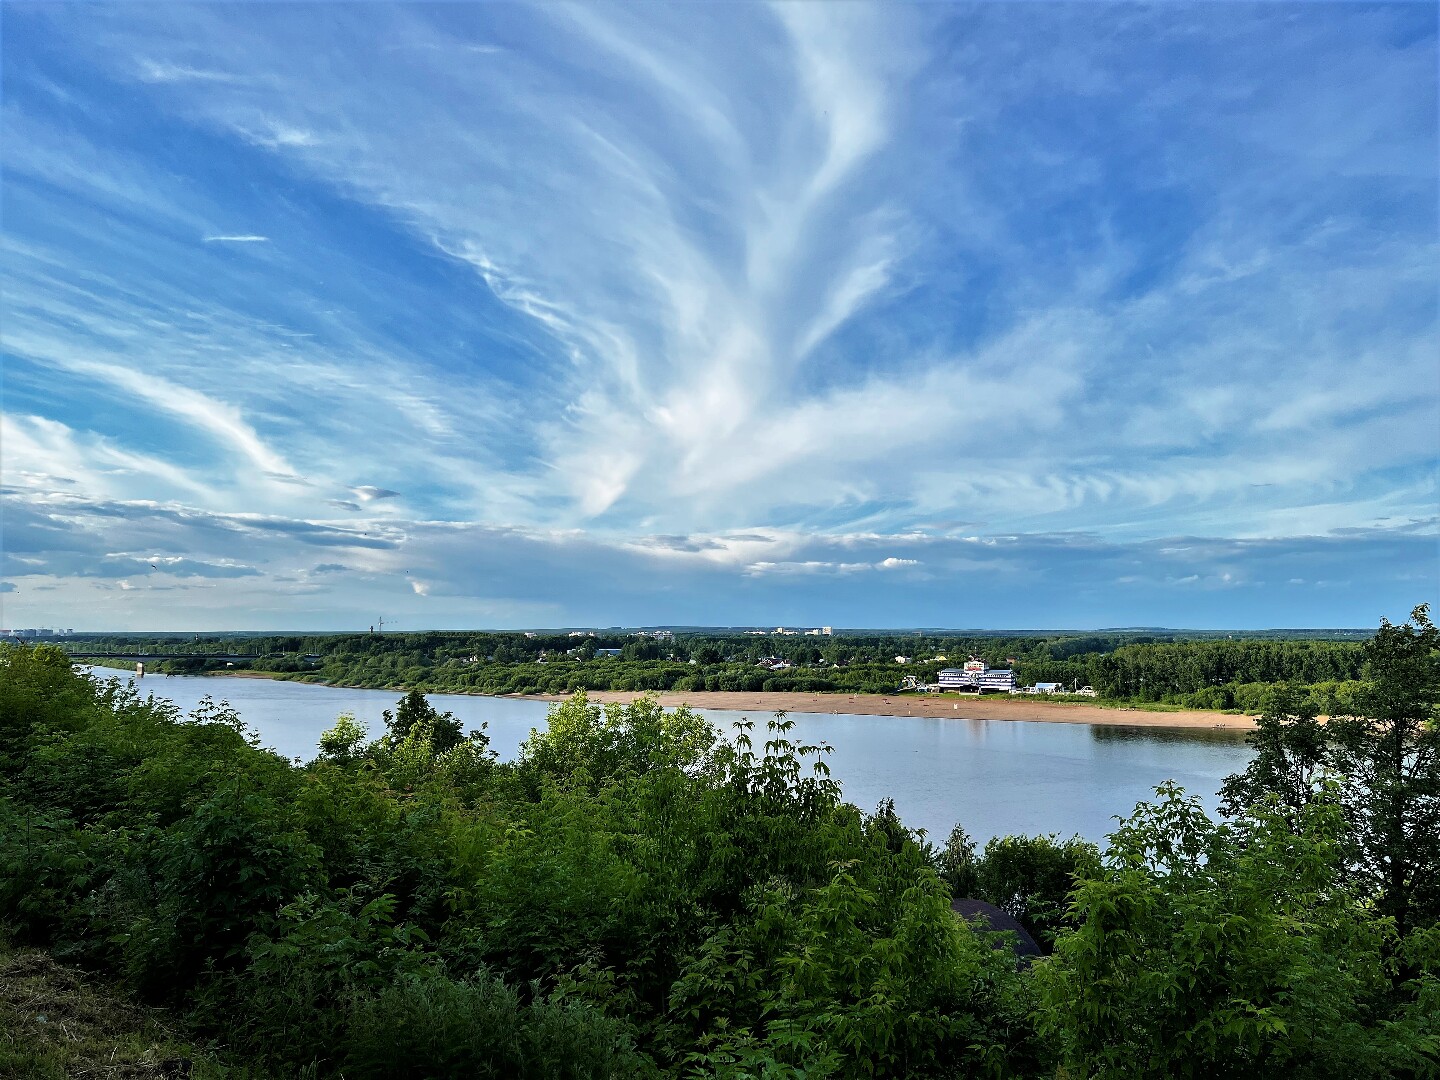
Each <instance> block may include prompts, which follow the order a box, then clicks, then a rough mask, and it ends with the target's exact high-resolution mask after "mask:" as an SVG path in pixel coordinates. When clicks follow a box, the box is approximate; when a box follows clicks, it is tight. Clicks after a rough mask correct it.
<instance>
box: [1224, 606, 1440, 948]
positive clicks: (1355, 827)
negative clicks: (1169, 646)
mask: <svg viewBox="0 0 1440 1080" xmlns="http://www.w3.org/2000/svg"><path fill="white" fill-rule="evenodd" d="M1364 656H1365V669H1364V674H1365V680H1364V683H1363V686H1362V689H1361V690H1360V691H1359V693H1358V694H1357V696H1356V704H1355V708H1354V713H1353V715H1348V716H1332V717H1330V718H1329V719H1328V720H1327V721H1326V722H1324V723H1323V724H1322V723H1320V722H1319V721H1317V719H1316V717H1315V715H1314V709H1313V706H1312V705H1310V704H1309V703H1307V702H1306V701H1305V700H1304V699H1303V697H1302V695H1300V694H1299V693H1298V692H1296V691H1294V690H1291V689H1285V690H1282V691H1280V692H1279V693H1277V694H1276V696H1275V697H1274V699H1272V704H1271V707H1270V708H1269V709H1268V710H1267V711H1266V714H1265V715H1264V716H1262V717H1261V718H1260V723H1259V727H1258V728H1257V730H1256V732H1255V733H1254V734H1253V735H1252V736H1251V740H1250V741H1251V745H1253V746H1254V747H1255V749H1256V751H1257V753H1256V756H1255V759H1254V760H1253V761H1252V762H1251V764H1250V766H1249V767H1248V768H1247V769H1246V770H1245V772H1243V773H1240V774H1238V775H1236V776H1232V777H1230V778H1229V779H1228V780H1227V781H1226V782H1225V786H1224V789H1223V796H1224V803H1223V806H1224V809H1225V811H1226V813H1229V814H1231V815H1240V814H1244V813H1247V812H1249V811H1250V810H1251V808H1253V807H1254V806H1256V805H1257V804H1259V803H1261V802H1262V801H1267V800H1273V801H1275V802H1277V803H1278V804H1279V805H1280V807H1281V808H1283V810H1284V811H1285V812H1286V813H1287V814H1288V815H1289V816H1290V817H1291V819H1292V820H1293V819H1294V817H1295V816H1296V815H1297V814H1299V813H1300V812H1302V811H1303V810H1304V809H1305V807H1306V806H1307V805H1308V804H1310V803H1311V802H1313V801H1314V800H1316V799H1319V798H1335V799H1337V800H1338V801H1339V803H1340V805H1341V807H1342V809H1343V810H1344V813H1345V817H1346V819H1347V821H1348V822H1349V826H1350V829H1349V841H1350V845H1351V851H1350V855H1349V863H1350V871H1351V874H1352V875H1353V876H1354V878H1355V879H1357V881H1358V882H1360V883H1361V884H1362V885H1364V886H1365V887H1367V888H1368V889H1369V890H1370V891H1371V892H1372V893H1373V894H1374V895H1375V896H1376V897H1377V898H1378V904H1379V907H1380V910H1381V911H1382V912H1383V913H1384V914H1386V915H1389V916H1391V917H1392V918H1393V919H1394V920H1395V927H1396V930H1397V931H1398V933H1399V934H1400V935H1401V936H1402V937H1403V936H1405V935H1406V934H1408V933H1409V932H1410V931H1411V930H1413V929H1415V928H1416V927H1420V926H1427V925H1432V924H1435V923H1436V922H1440V713H1437V704H1440V631H1437V629H1436V627H1435V625H1434V624H1433V623H1432V622H1431V621H1430V613H1429V609H1428V607H1426V606H1424V605H1422V606H1420V607H1417V608H1416V609H1415V610H1414V611H1413V612H1412V613H1411V616H1410V621H1409V622H1407V623H1405V624H1403V625H1400V626H1395V625H1392V624H1391V623H1389V622H1388V621H1382V622H1381V624H1380V629H1379V630H1378V631H1377V632H1376V634H1375V636H1374V637H1373V638H1371V639H1370V641H1369V642H1367V643H1366V645H1365V647H1364ZM1324 776H1330V777H1333V778H1334V780H1335V781H1336V783H1335V785H1334V786H1333V787H1332V788H1328V789H1322V787H1321V786H1320V781H1321V779H1322V777H1324ZM1322 792H1323V793H1322ZM1330 792H1333V794H1330Z"/></svg>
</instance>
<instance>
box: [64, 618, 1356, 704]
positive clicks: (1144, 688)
mask: <svg viewBox="0 0 1440 1080" xmlns="http://www.w3.org/2000/svg"><path fill="white" fill-rule="evenodd" d="M1313 633H1314V632H1312V634H1313ZM1335 633H1336V634H1339V635H1342V636H1343V635H1344V634H1345V632H1343V631H1336V632H1335ZM86 646H87V650H91V651H104V650H106V649H115V650H133V649H135V648H137V647H140V648H146V649H152V650H154V651H155V652H156V653H159V654H164V655H165V656H166V657H167V658H166V659H163V660H157V661H155V662H152V664H151V668H152V670H156V671H160V672H168V673H172V674H177V675H189V674H203V673H205V672H208V671H216V670H230V669H240V670H246V669H248V670H253V671H257V672H265V673H267V674H269V675H272V676H275V677H279V678H291V679H300V680H305V681H314V682H326V683H331V684H333V685H337V686H358V687H366V688H371V689H399V690H412V689H413V690H420V691H422V692H425V693H460V694H466V693H470V694H554V695H561V694H572V693H575V692H576V691H581V690H629V691H636V690H638V691H651V690H653V691H671V690H673V691H680V692H683V693H691V692H694V693H700V692H710V691H747V692H756V691H767V692H769V691H776V692H802V693H867V694H871V693H893V692H894V691H895V690H896V688H897V687H898V686H899V685H900V682H901V680H902V679H903V678H904V677H905V676H906V675H914V676H917V677H918V678H919V680H920V681H922V682H933V681H934V680H935V678H936V675H937V673H938V672H939V671H940V669H941V668H944V667H954V666H956V665H958V664H959V663H960V662H961V661H962V660H964V659H965V658H967V657H968V656H970V655H972V654H973V655H976V656H979V657H982V658H984V659H985V660H987V661H988V662H989V663H990V664H991V666H993V667H1012V666H1013V667H1014V669H1015V671H1016V677H1017V679H1018V680H1019V681H1020V683H1021V684H1022V685H1033V684H1034V683H1036V682H1052V683H1057V684H1059V685H1060V686H1069V687H1080V686H1090V687H1093V688H1094V689H1095V690H1096V691H1097V692H1098V693H1099V695H1100V701H1101V702H1102V703H1107V702H1108V703H1111V704H1117V705H1127V706H1132V707H1134V706H1141V707H1161V708H1163V707H1175V708H1189V709H1217V710H1237V711H1243V712H1259V711H1260V710H1261V709H1263V708H1264V705H1265V700H1266V697H1267V695H1269V693H1270V692H1271V690H1272V688H1273V687H1274V686H1275V685H1276V684H1279V683H1292V684H1299V685H1302V686H1304V688H1305V692H1306V693H1307V694H1308V695H1309V696H1310V698H1311V699H1312V701H1313V702H1314V705H1315V708H1316V710H1317V711H1318V712H1319V713H1321V714H1322V715H1329V714H1331V713H1342V712H1345V711H1347V710H1348V709H1350V708H1351V707H1352V700H1351V699H1352V696H1353V694H1354V693H1355V692H1356V691H1357V690H1358V689H1359V687H1360V669H1361V666H1362V664H1363V662H1364V654H1363V651H1362V649H1361V643H1360V642H1358V641H1348V640H1330V639H1325V638H1320V639H1316V638H1314V637H1313V636H1312V637H1310V638H1301V637H1294V636H1292V637H1288V638H1279V639H1276V638H1273V637H1270V636H1261V635H1252V636H1248V637H1242V638H1239V639H1231V638H1224V637H1222V638H1218V639H1217V638H1214V637H1211V638H1204V637H1194V638H1175V637H1174V636H1173V635H1172V636H1170V637H1165V636H1163V635H1162V636H1159V637H1157V636H1156V635H1151V634H1139V633H1112V634H1103V633H1102V634H1089V635H1076V634H1068V635H1026V636H1010V637H976V636H966V637H956V636H943V637H940V636H932V637H926V636H924V635H917V634H907V635H877V636H866V635H858V634H857V635H852V634H846V635H845V636H843V637H835V638H828V639H827V638H820V639H817V638H814V637H805V636H789V637H771V636H765V637H757V636H753V635H733V634H732V635H720V636H716V635H709V634H682V635H679V636H675V637H673V638H670V639H662V638H655V637H648V636H646V637H641V636H638V635H624V636H615V637H610V636H606V635H604V634H600V635H597V636H596V637H593V638H592V637H586V638H581V639H578V642H577V639H576V638H575V637H571V636H569V635H567V634H554V635H546V634H533V635H527V634H519V633H510V634H486V633H457V632H441V631H434V632H427V633H413V634H405V633H389V634H329V635H318V636H313V637H298V636H277V637H249V638H231V639H226V638H206V639H197V640H191V639H185V638H174V637H172V638H157V637H148V638H144V639H133V638H108V639H98V640H91V641H88V642H87V643H86ZM597 649H614V650H618V651H619V653H620V655H618V656H609V655H604V654H598V655H597V652H596V650H597ZM177 654H179V655H177ZM221 656H229V657H232V659H228V660H227V659H220V657H221ZM237 656H240V657H244V658H241V659H233V658H234V657H237ZM897 656H905V657H906V658H907V661H908V662H907V663H905V664H899V663H896V661H895V658H896V657H897ZM942 657H943V659H941V658H942ZM765 661H772V662H774V661H783V662H784V664H785V665H786V666H785V667H784V668H783V669H780V670H772V669H771V668H772V667H773V666H778V665H775V664H773V663H772V664H765V663H764V662H765ZM102 662H103V661H102ZM130 663H132V661H118V662H117V664H118V666H121V667H128V666H129V665H130ZM1062 700H1063V698H1062Z"/></svg>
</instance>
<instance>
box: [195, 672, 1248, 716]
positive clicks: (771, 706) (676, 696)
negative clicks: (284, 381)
mask: <svg viewBox="0 0 1440 1080" xmlns="http://www.w3.org/2000/svg"><path fill="white" fill-rule="evenodd" d="M207 677H219V678H227V679H271V678H275V675H274V674H272V673H270V672H263V671H223V672H221V671H217V672H211V673H209V676H207ZM280 681H284V682H303V683H305V684H306V685H309V686H334V687H336V688H343V689H350V690H374V689H377V688H376V687H365V686H349V685H347V684H344V683H322V682H311V681H310V680H302V679H284V680H280ZM385 689H390V690H392V691H393V692H395V693H400V694H403V693H405V692H406V689H405V688H404V687H389V688H385ZM428 692H429V693H436V694H455V695H456V696H457V697H493V698H503V699H508V700H512V701H549V702H560V701H567V700H569V698H570V695H569V694H465V693H462V692H460V691H455V690H434V691H428ZM585 696H586V697H587V698H589V699H590V700H591V701H596V702H600V703H602V704H608V703H610V702H619V703H621V704H627V705H628V704H629V703H630V702H632V701H635V700H637V699H639V698H642V697H651V698H654V699H655V700H656V701H658V702H659V703H660V704H661V705H662V706H664V707H665V708H667V709H674V708H678V707H680V706H682V705H688V706H689V707H690V708H692V709H719V710H722V711H724V712H747V713H755V714H757V715H773V714H774V713H777V712H786V713H822V714H840V713H845V714H847V715H852V716H930V717H935V718H937V719H939V718H941V717H946V718H950V719H954V720H1011V721H1023V722H1025V723H1032V724H1035V723H1038V724H1089V725H1092V726H1095V727H1133V728H1186V729H1196V728H1206V729H1210V730H1215V729H1217V728H1219V729H1226V730H1230V731H1253V730H1254V728H1255V720H1254V718H1253V717H1249V716H1243V715H1238V714H1235V713H1223V712H1207V711H1203V710H1199V709H1184V710H1176V711H1161V710H1154V711H1151V710H1148V709H1135V708H1127V707H1125V706H1122V705H1087V704H1085V703H1083V702H1072V701H1037V700H1035V699H1034V698H1026V699H1024V700H1018V701H1017V700H1016V699H1014V698H1011V697H1008V696H1004V697H1002V696H988V695H987V696H985V697H978V698H968V697H967V698H963V699H961V698H957V697H955V696H952V695H945V696H941V695H934V694H925V695H923V696H915V697H907V696H904V695H897V694H845V693H823V694H811V693H797V692H790V691H780V692H775V691H771V692H766V691H754V692H747V691H732V690H705V691H680V690H587V691H586V692H585Z"/></svg>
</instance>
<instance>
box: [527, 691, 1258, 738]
mask: <svg viewBox="0 0 1440 1080" xmlns="http://www.w3.org/2000/svg"><path fill="white" fill-rule="evenodd" d="M507 696H513V697H532V698H536V699H538V700H541V701H563V700H565V697H564V695H554V694H527V695H521V694H515V695H507ZM586 696H587V697H589V699H590V700H591V701H621V702H630V701H634V700H635V699H636V698H638V697H643V696H645V695H644V694H642V693H639V692H637V691H621V690H591V691H588V692H587V694H586ZM650 696H651V697H654V698H656V699H657V700H658V701H659V702H660V704H661V705H664V706H665V707H666V708H674V707H675V706H677V705H689V706H690V707H691V708H695V709H731V710H734V711H736V712H747V713H754V714H755V715H756V717H757V718H758V717H760V716H765V715H768V714H770V713H774V712H778V711H780V710H782V709H783V710H784V711H785V712H801V713H858V714H861V715H865V716H936V717H939V716H951V717H955V718H956V719H965V720H1029V721H1038V722H1040V723H1045V724H1103V725H1109V726H1112V727H1145V728H1233V729H1236V730H1239V731H1249V730H1250V729H1252V728H1253V727H1254V726H1255V721H1254V720H1253V719H1251V718H1250V717H1248V716H1236V715H1233V714H1230V713H1222V712H1202V711H1199V710H1195V709H1190V710H1186V711H1184V712H1150V711H1148V710H1144V709H1120V708H1106V707H1103V706H1100V705H1085V704H1079V703H1073V702H1068V701H1033V700H1028V699H1026V700H1016V699H1015V698H1011V697H998V696H993V697H992V696H989V695H987V696H985V697H979V698H976V697H963V698H962V697H958V696H942V695H938V694H934V695H932V694H926V695H923V696H921V695H915V696H910V695H903V696H897V695H895V694H797V693H768V694H767V693H763V692H756V693H746V692H743V691H735V692H731V691H725V690H716V691H709V692H704V693H695V692H688V693H687V692H664V691H659V692H657V691H651V692H650Z"/></svg>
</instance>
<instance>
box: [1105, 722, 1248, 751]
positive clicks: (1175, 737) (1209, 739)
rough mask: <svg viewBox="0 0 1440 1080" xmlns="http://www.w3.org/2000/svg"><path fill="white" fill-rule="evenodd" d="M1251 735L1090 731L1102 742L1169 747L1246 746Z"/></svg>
mask: <svg viewBox="0 0 1440 1080" xmlns="http://www.w3.org/2000/svg"><path fill="white" fill-rule="evenodd" d="M1248 734H1249V732H1247V731H1242V730H1240V729H1238V728H1181V727H1174V728H1136V727H1120V726H1115V727H1102V726H1100V725H1098V724H1097V725H1095V726H1093V727H1091V728H1090V738H1091V739H1093V740H1094V741H1095V742H1099V743H1154V744H1167V743H1168V744H1170V745H1189V746H1196V745H1206V746H1244V745H1245V737H1246V736H1247V735H1248Z"/></svg>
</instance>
